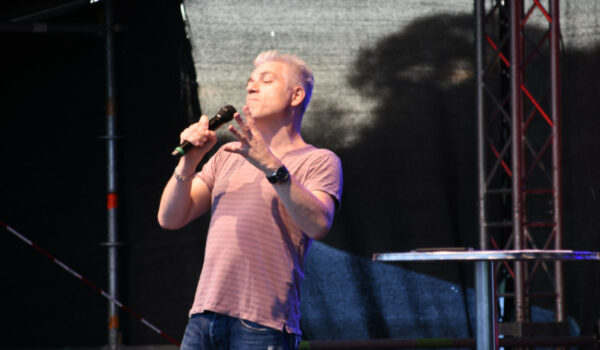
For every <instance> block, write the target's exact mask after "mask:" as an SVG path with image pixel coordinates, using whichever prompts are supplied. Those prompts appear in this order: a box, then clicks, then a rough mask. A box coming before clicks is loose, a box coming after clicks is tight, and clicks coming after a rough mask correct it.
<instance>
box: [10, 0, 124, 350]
mask: <svg viewBox="0 0 600 350" xmlns="http://www.w3.org/2000/svg"><path fill="white" fill-rule="evenodd" d="M59 2H60V1H59ZM97 2H100V0H76V1H71V2H63V3H60V4H56V3H53V4H50V3H46V4H45V3H44V2H40V3H35V4H32V5H31V8H32V9H34V8H36V10H35V11H34V12H32V13H28V14H25V15H21V16H19V17H17V18H13V19H12V20H10V21H9V22H8V23H0V31H2V32H23V33H35V34H91V35H99V36H102V37H103V38H104V53H105V56H104V59H105V61H104V62H105V65H106V75H105V77H106V135H104V136H102V137H101V138H102V139H103V140H105V141H106V178H107V193H106V209H107V241H106V242H104V243H101V245H102V246H105V247H106V248H107V255H108V259H107V270H108V294H109V295H110V297H111V298H112V300H116V299H118V297H119V285H118V271H119V261H118V252H117V248H118V247H119V246H121V245H123V243H121V242H119V238H118V237H119V234H118V217H117V212H118V195H117V190H118V186H117V177H118V176H117V175H118V172H117V140H118V139H119V136H118V135H117V132H116V114H117V113H116V110H117V104H116V101H117V97H116V96H117V95H116V85H117V84H116V73H115V54H114V52H115V43H114V33H115V23H114V19H113V2H112V0H104V1H102V2H103V3H104V9H103V10H104V11H103V15H104V18H103V19H104V23H97V24H71V23H68V24H56V23H50V22H45V21H46V20H47V19H49V18H52V17H55V16H59V15H64V14H66V13H69V12H71V11H73V10H76V9H79V8H81V7H85V6H91V5H92V4H95V3H97ZM50 5H53V6H50ZM40 6H41V8H40ZM32 11H33V10H32ZM112 300H109V302H108V317H107V318H108V322H107V323H108V348H109V349H110V350H114V349H117V348H118V347H119V343H120V340H119V312H118V305H117V304H115V303H114V302H113V301H112Z"/></svg>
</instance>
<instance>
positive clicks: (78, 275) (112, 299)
mask: <svg viewBox="0 0 600 350" xmlns="http://www.w3.org/2000/svg"><path fill="white" fill-rule="evenodd" d="M0 225H1V226H4V228H6V229H7V230H8V231H9V232H10V233H12V234H13V235H15V236H17V237H18V238H19V239H20V240H22V241H23V242H25V243H27V244H29V245H30V246H31V247H32V248H34V249H35V250H37V251H38V252H40V253H42V254H44V255H45V256H47V257H48V258H49V259H50V260H52V261H53V262H54V263H55V264H56V265H58V266H60V267H62V268H63V269H64V270H65V271H67V272H68V273H70V274H71V275H73V276H75V277H77V278H78V279H80V280H81V281H82V282H83V283H85V284H87V285H88V286H90V287H92V288H93V289H95V290H96V291H97V292H98V293H100V294H101V295H102V296H104V297H105V298H106V299H108V300H110V301H112V302H113V303H115V305H117V306H118V307H120V308H122V309H123V310H125V311H127V312H128V313H129V314H131V315H132V316H133V317H135V318H137V319H138V320H139V321H140V322H142V323H143V324H145V325H146V326H148V327H149V328H150V329H152V330H153V331H155V332H156V333H158V334H160V335H162V336H163V337H164V338H165V339H167V340H168V341H170V342H171V343H173V344H175V345H177V346H181V344H179V342H177V341H176V340H175V339H173V338H171V337H169V336H168V335H167V334H165V332H163V331H161V330H160V329H158V328H157V327H156V326H154V325H153V324H152V323H150V322H148V321H147V320H146V319H144V318H143V317H142V316H140V315H139V314H137V313H136V312H134V311H133V310H131V309H130V308H128V307H127V306H125V305H123V304H122V303H121V302H120V301H118V300H117V299H115V298H114V297H113V296H111V295H109V294H108V293H106V292H105V291H103V290H102V289H101V288H99V287H98V286H96V285H95V284H93V283H92V282H90V280H88V279H87V278H85V277H83V276H82V275H81V274H79V273H77V272H76V271H74V270H73V269H71V268H70V267H69V266H67V265H65V264H64V263H63V262H62V261H60V260H58V259H56V258H55V257H54V256H52V254H50V253H48V252H47V251H45V250H44V249H42V247H40V246H38V245H37V244H35V243H33V242H32V241H31V240H29V239H28V238H27V237H25V236H23V235H22V234H20V233H19V232H17V231H16V230H15V229H13V228H12V227H10V226H8V225H7V224H6V223H4V222H2V221H0Z"/></svg>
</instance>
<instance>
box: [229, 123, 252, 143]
mask: <svg viewBox="0 0 600 350" xmlns="http://www.w3.org/2000/svg"><path fill="white" fill-rule="evenodd" d="M236 121H237V120H236ZM240 127H241V126H240ZM227 130H229V132H230V133H231V134H232V135H233V136H234V137H235V138H236V139H237V140H238V141H239V142H240V143H241V144H244V145H247V144H248V137H247V136H246V135H248V134H247V133H242V132H240V131H239V130H238V129H236V128H235V127H234V126H233V125H229V126H228V127H227Z"/></svg>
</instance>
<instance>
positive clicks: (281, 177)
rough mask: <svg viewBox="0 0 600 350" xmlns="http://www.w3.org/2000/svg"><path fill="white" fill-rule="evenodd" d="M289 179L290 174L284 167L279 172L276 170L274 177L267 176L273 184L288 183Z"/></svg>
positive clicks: (278, 169)
mask: <svg viewBox="0 0 600 350" xmlns="http://www.w3.org/2000/svg"><path fill="white" fill-rule="evenodd" d="M288 178H289V173H288V170H287V169H286V168H285V167H284V166H282V167H279V168H277V170H275V172H274V173H273V175H269V176H267V179H268V180H269V182H270V183H272V184H274V183H278V182H286V181H287V180H288Z"/></svg>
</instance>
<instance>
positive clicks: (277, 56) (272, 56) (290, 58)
mask: <svg viewBox="0 0 600 350" xmlns="http://www.w3.org/2000/svg"><path fill="white" fill-rule="evenodd" d="M271 61H277V62H282V63H285V64H287V65H289V66H290V67H292V68H294V70H295V71H296V81H294V82H293V83H297V84H300V85H302V87H303V88H304V94H305V96H304V100H303V101H302V104H301V105H300V110H301V112H302V113H303V114H304V112H305V111H306V108H307V107H308V103H309V102H310V97H311V96H312V90H313V86H314V85H315V78H314V77H313V74H312V71H311V70H310V68H308V66H307V65H306V63H305V62H304V61H303V60H301V59H300V58H298V57H297V56H295V55H292V54H281V53H279V51H277V50H269V51H265V52H262V53H260V54H258V56H256V58H255V59H254V62H253V64H254V67H258V66H260V65H261V64H263V63H265V62H271Z"/></svg>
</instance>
